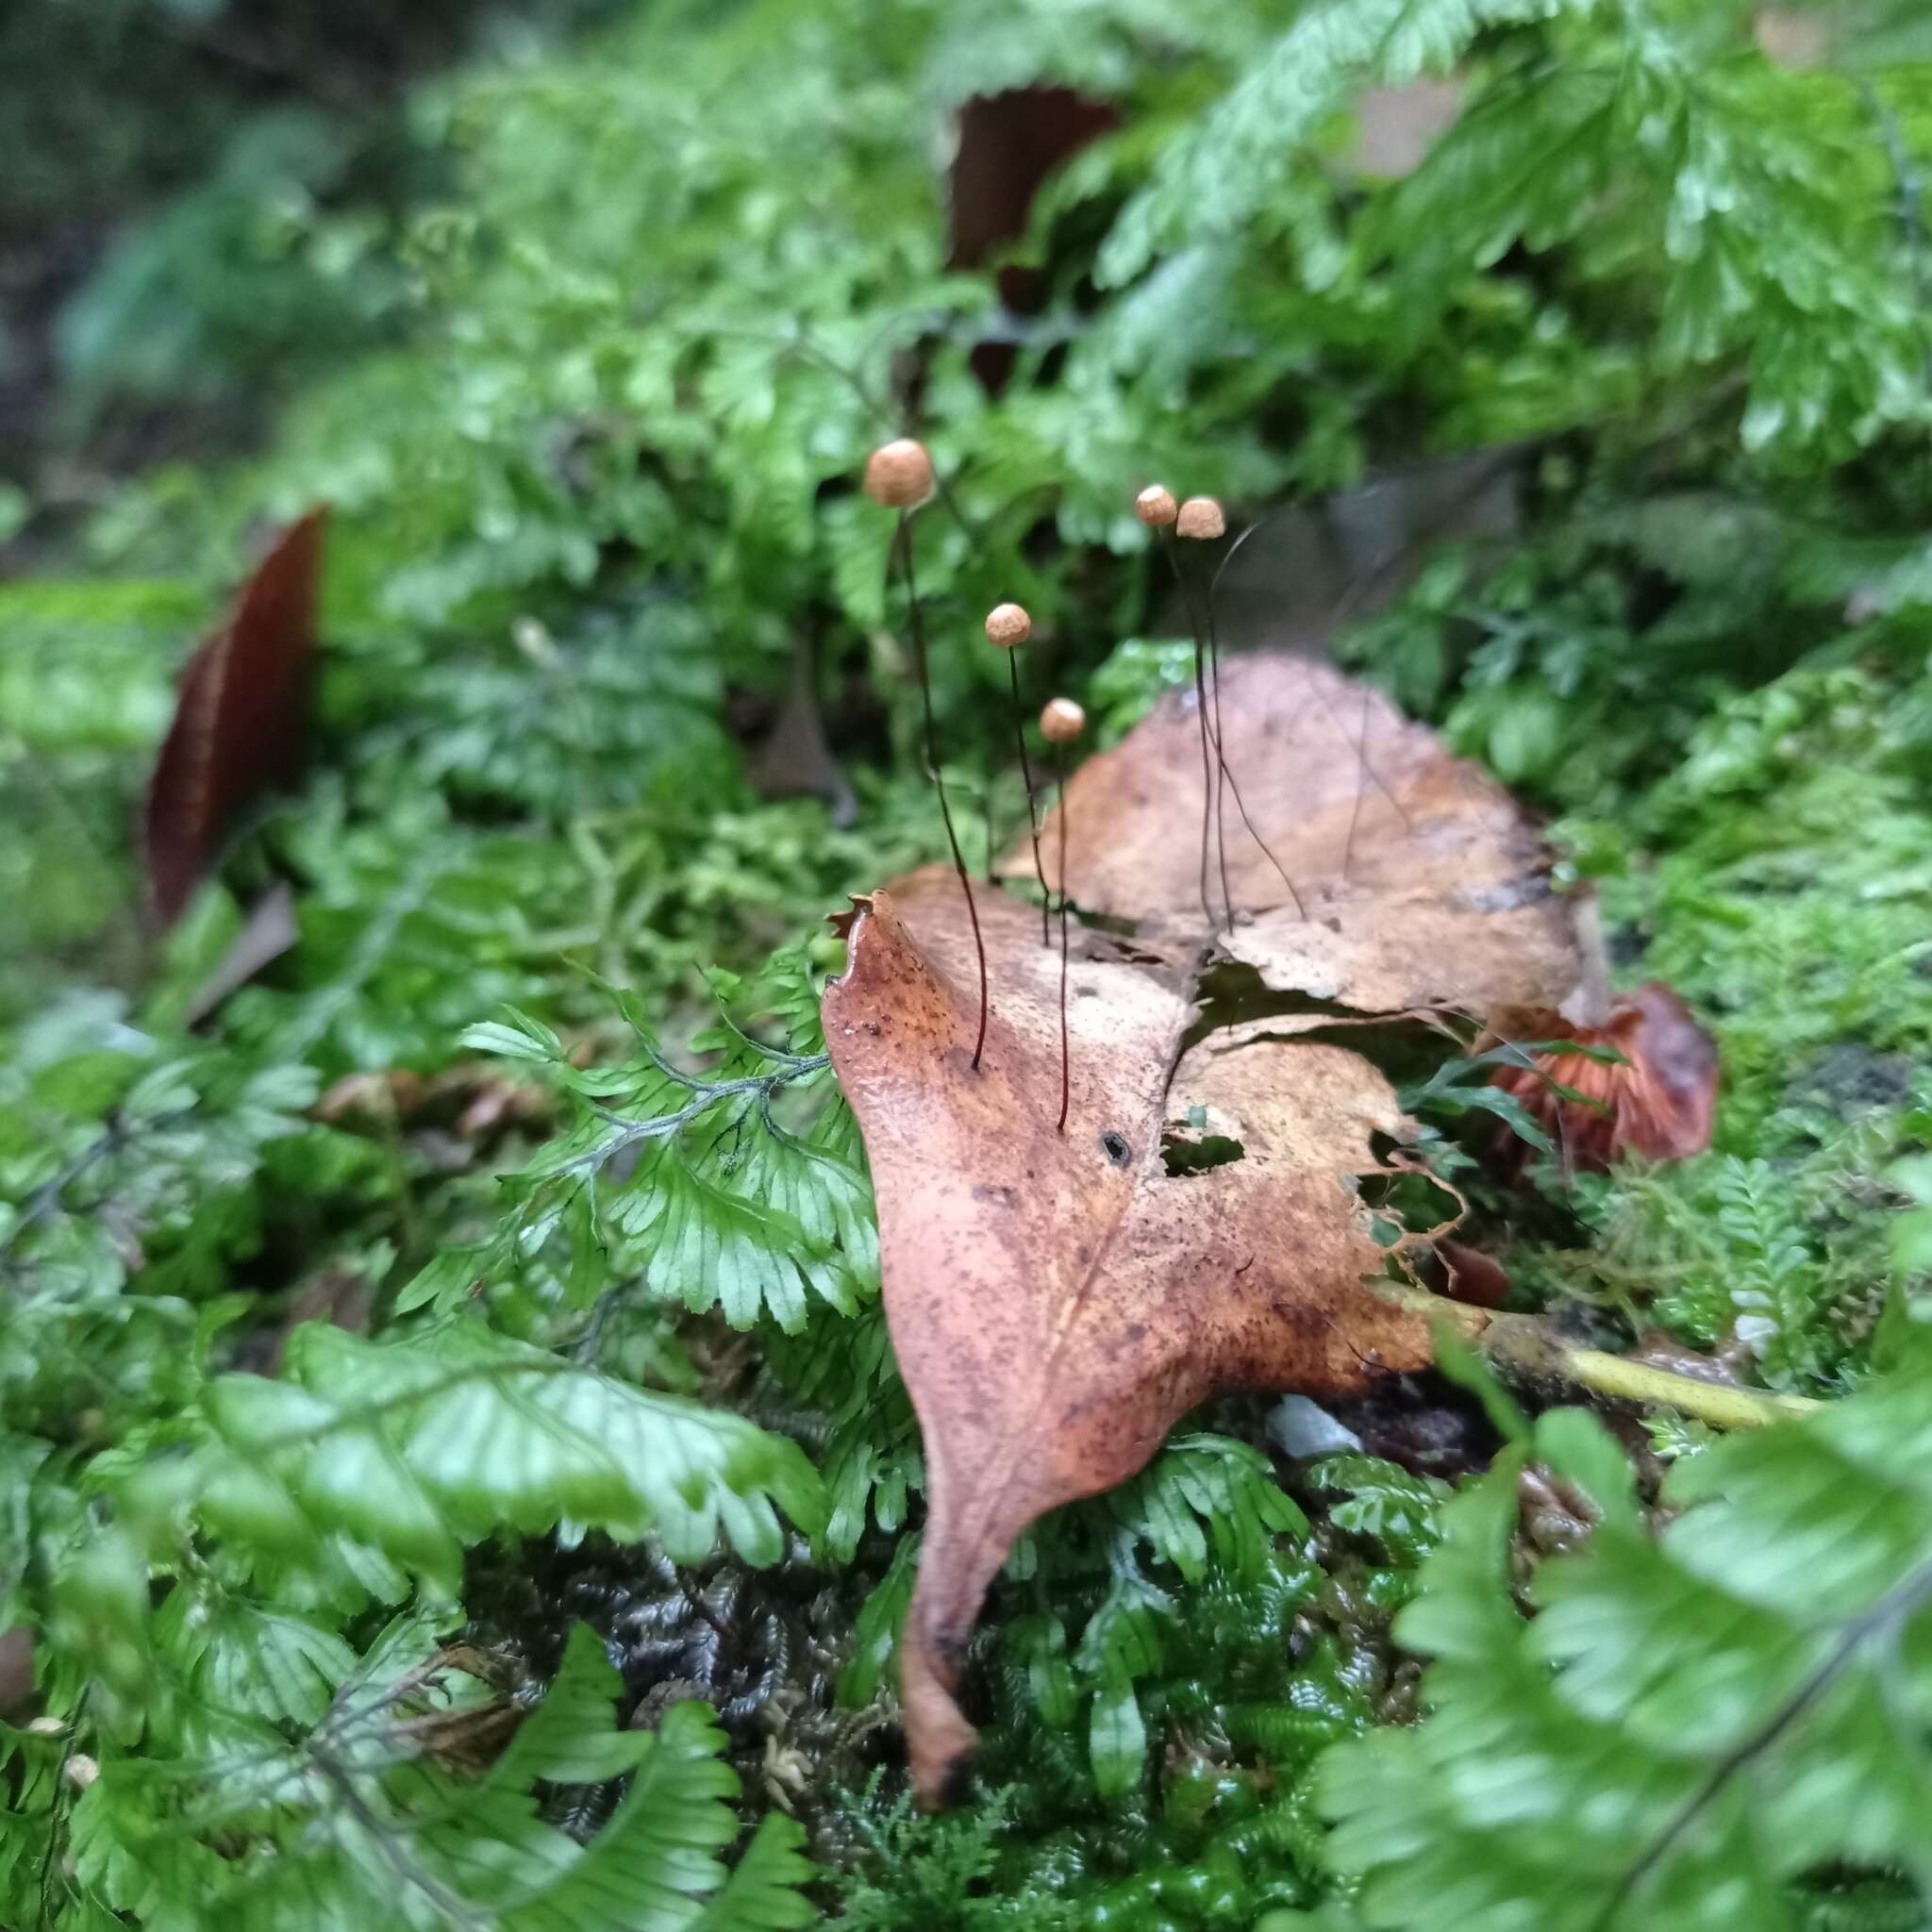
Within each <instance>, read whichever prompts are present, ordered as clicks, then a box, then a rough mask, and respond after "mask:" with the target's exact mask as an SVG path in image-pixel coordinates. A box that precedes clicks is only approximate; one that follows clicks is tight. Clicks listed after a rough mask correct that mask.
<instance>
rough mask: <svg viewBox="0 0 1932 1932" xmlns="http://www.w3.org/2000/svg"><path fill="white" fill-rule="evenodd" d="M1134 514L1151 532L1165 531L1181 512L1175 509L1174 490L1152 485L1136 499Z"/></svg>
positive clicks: (1161, 485) (1156, 484)
mask: <svg viewBox="0 0 1932 1932" xmlns="http://www.w3.org/2000/svg"><path fill="white" fill-rule="evenodd" d="M1134 514H1135V515H1136V516H1137V517H1139V518H1140V519H1141V522H1142V523H1143V524H1145V525H1147V527H1148V528H1149V529H1150V530H1164V529H1165V528H1166V527H1167V526H1168V525H1170V524H1171V523H1173V522H1174V518H1175V517H1177V516H1178V515H1179V514H1180V511H1179V510H1178V509H1177V508H1175V505H1174V491H1172V490H1169V489H1168V488H1167V487H1166V486H1165V485H1164V484H1160V483H1150V484H1148V486H1147V487H1146V489H1144V490H1143V491H1141V493H1140V495H1139V496H1137V497H1135V499H1134Z"/></svg>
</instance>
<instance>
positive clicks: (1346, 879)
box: [1000, 652, 1607, 1024]
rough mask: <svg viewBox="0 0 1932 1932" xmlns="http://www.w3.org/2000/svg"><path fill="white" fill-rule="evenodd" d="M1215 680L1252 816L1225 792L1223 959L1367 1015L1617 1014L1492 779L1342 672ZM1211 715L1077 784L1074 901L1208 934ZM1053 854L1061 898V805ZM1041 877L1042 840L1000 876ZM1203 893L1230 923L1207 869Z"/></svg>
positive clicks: (1127, 747)
mask: <svg viewBox="0 0 1932 1932" xmlns="http://www.w3.org/2000/svg"><path fill="white" fill-rule="evenodd" d="M1221 686H1222V690H1221V716H1222V720H1223V724H1224V731H1225V750H1226V758H1227V762H1228V765H1229V767H1230V768H1231V770H1232V771H1233V774H1234V776H1235V779H1236V781H1237V782H1238V784H1239V785H1240V788H1241V803H1242V804H1243V805H1244V806H1245V807H1246V809H1247V815H1248V818H1249V819H1250V820H1252V822H1253V825H1254V831H1253V832H1251V831H1250V830H1249V829H1248V826H1247V824H1244V823H1243V821H1242V818H1241V812H1240V811H1239V810H1238V809H1237V808H1236V806H1235V803H1234V801H1233V799H1232V798H1229V799H1227V800H1226V802H1225V804H1224V813H1223V828H1224V834H1225V841H1226V855H1227V874H1228V884H1229V888H1230V893H1231V896H1232V898H1233V901H1234V905H1235V908H1237V913H1238V915H1239V916H1238V917H1237V920H1236V923H1235V924H1234V928H1233V930H1232V931H1231V932H1229V933H1227V934H1225V935H1224V939H1223V941H1222V943H1223V945H1224V948H1225V950H1226V951H1227V952H1228V953H1229V954H1231V955H1232V956H1233V957H1234V958H1237V959H1240V960H1242V961H1244V962H1246V963H1247V964H1249V965H1251V966H1253V967H1254V968H1255V969H1256V970H1257V973H1258V974H1260V976H1261V978H1262V979H1263V981H1264V982H1265V983H1266V984H1267V985H1269V986H1270V987H1273V988H1274V989H1275V990H1276V991H1281V992H1291V993H1304V994H1307V995H1308V996H1310V997H1312V998H1316V999H1322V1000H1329V1001H1334V1002H1336V1003H1337V1004H1339V1005H1341V1006H1345V1007H1351V1008H1355V1009H1357V1011H1361V1012H1378V1013H1379V1012H1396V1011H1399V1010H1401V1009H1404V1008H1420V1007H1439V1008H1461V1009H1464V1010H1467V1011H1472V1012H1476V1013H1481V1014H1485V1015H1491V1016H1494V1015H1498V1014H1502V1013H1506V1012H1507V1011H1509V1010H1511V1009H1513V1008H1552V1009H1554V1010H1556V1011H1557V1012H1560V1013H1561V1014H1562V1015H1563V1016H1564V1017H1565V1018H1566V1019H1569V1020H1573V1021H1575V1022H1577V1023H1580V1024H1589V1023H1595V1022H1600V1021H1601V1020H1602V1019H1603V1017H1604V1014H1605V1009H1606V1005H1607V1002H1606V996H1605V993H1604V990H1603V974H1602V968H1601V964H1600V961H1599V959H1598V957H1597V952H1598V949H1597V947H1596V945H1595V942H1594V935H1593V921H1592V913H1591V902H1590V901H1589V900H1588V898H1587V897H1567V898H1566V897H1562V896H1559V895H1558V894H1557V891H1556V890H1555V888H1554V885H1553V882H1552V877H1551V862H1550V854H1549V852H1548V849H1547V848H1546V846H1545V845H1544V842H1543V840H1542V838H1541V833H1540V832H1539V830H1538V828H1537V826H1536V825H1535V824H1534V823H1533V821H1531V819H1530V818H1529V817H1528V815H1527V814H1526V813H1524V810H1523V808H1521V807H1520V806H1519V805H1518V804H1517V803H1516V801H1515V800H1514V799H1512V798H1511V797H1510V796H1509V794H1508V793H1507V791H1504V790H1503V788H1502V787H1501V786H1499V785H1498V784H1497V783H1496V782H1495V780H1494V779H1492V778H1491V777H1490V776H1489V775H1488V774H1486V773H1485V772H1483V771H1481V770H1480V769H1479V768H1478V767H1476V766H1475V765H1473V764H1470V763H1468V762H1466V761H1464V760H1462V759H1459V758H1453V757H1451V756H1450V754H1449V753H1448V751H1447V750H1446V749H1445V748H1444V747H1443V745H1442V743H1441V741H1440V740H1439V739H1438V738H1437V737H1436V735H1435V734H1434V733H1433V732H1432V731H1430V730H1429V729H1428V728H1427V727H1426V726H1425V725H1422V724H1414V723H1411V722H1410V721H1409V720H1407V719H1406V718H1404V717H1403V716H1402V714H1401V713H1400V712H1399V711H1397V710H1396V708H1394V706H1392V705H1391V703H1390V702H1389V700H1388V699H1387V698H1385V697H1384V696H1382V694H1381V693H1380V692H1379V691H1374V690H1373V689H1372V688H1371V687H1369V686H1367V685H1363V684H1358V683H1357V682H1355V681H1354V680H1353V679H1350V678H1347V677H1344V676H1343V675H1341V673H1340V672H1338V671H1336V670H1334V669H1333V668H1332V667H1330V666H1329V665H1326V664H1322V663H1317V662H1315V661H1314V660H1312V659H1309V658H1295V657H1290V656H1287V655H1285V654H1282V653H1278V652H1277V653H1259V654H1257V655H1255V656H1252V657H1244V658H1235V659H1230V660H1228V661H1226V662H1225V663H1224V665H1223V667H1222V672H1221ZM1198 715H1199V714H1198V711H1197V709H1196V708H1195V703H1194V693H1193V691H1192V690H1191V689H1190V690H1186V691H1173V692H1170V693H1169V694H1168V696H1167V697H1165V698H1164V699H1163V700H1162V701H1161V702H1160V703H1159V704H1158V705H1157V706H1156V707H1155V708H1154V709H1153V710H1152V711H1151V712H1150V713H1149V714H1148V715H1147V717H1146V718H1144V719H1143V720H1142V721H1141V724H1138V725H1137V726H1136V727H1135V728H1134V730H1133V731H1132V732H1130V733H1129V734H1128V736H1127V738H1126V740H1125V741H1124V742H1123V743H1122V744H1121V745H1120V746H1118V747H1117V748H1116V749H1115V750H1113V751H1110V752H1103V753H1102V754H1100V755H1099V756H1098V757H1096V758H1090V759H1089V760H1088V762H1087V763H1086V764H1085V765H1084V766H1082V767H1081V769H1080V771H1079V772H1078V773H1077V774H1075V775H1074V778H1073V781H1072V782H1071V783H1070V784H1069V786H1068V788H1067V799H1066V812H1067V855H1068V858H1067V880H1068V885H1069V888H1070V890H1071V891H1072V893H1073V897H1074V903H1075V904H1076V905H1078V906H1080V907H1081V908H1085V909H1086V910H1088V911H1091V912H1098V913H1104V914H1108V915H1111V916H1113V917H1115V918H1122V919H1130V920H1133V921H1134V922H1136V923H1137V924H1139V925H1140V926H1141V928H1142V929H1143V930H1155V931H1164V932H1200V931H1202V930H1204V929H1205V927H1206V926H1207V924H1208V921H1207V919H1206V918H1205V917H1204V914H1203V910H1202V904H1201V887H1200V838H1199V825H1200V821H1201V803H1202V801H1201V791H1202V774H1201V748H1200V727H1199V724H1198ZM1256 834H1258V835H1259V836H1258V838H1257V836H1256ZM1262 841H1265V842H1266V849H1264V845H1263V842H1262ZM1041 850H1042V851H1043V852H1045V853H1046V854H1047V855H1048V856H1049V857H1048V864H1047V874H1048V882H1049V884H1051V885H1053V886H1055V887H1056V888H1058V874H1057V871H1056V867H1055V862H1054V857H1053V856H1054V855H1056V854H1058V850H1059V828H1058V823H1057V813H1056V815H1055V816H1054V817H1050V818H1049V820H1048V823H1047V824H1046V826H1045V827H1044V828H1043V829H1042V831H1041ZM1270 851H1272V852H1273V853H1274V858H1273V859H1271V858H1269V856H1268V855H1269V852H1270ZM1276 860H1278V861H1279V862H1280V865H1281V868H1282V870H1283V871H1285V872H1286V873H1287V874H1288V876H1289V878H1290V879H1291V880H1292V881H1293V886H1294V892H1293V893H1291V891H1290V890H1289V887H1288V886H1287V885H1286V884H1285V883H1284V882H1283V878H1282V875H1281V872H1277V871H1276V869H1275V861H1276ZM1032 868H1033V855H1032V846H1031V843H1030V841H1029V842H1027V843H1026V844H1025V845H1024V850H1023V849H1022V846H1021V845H1018V844H1016V845H1015V846H1014V847H1013V848H1012V850H1011V851H1009V852H1008V855H1007V856H1006V858H1004V859H1003V860H1002V861H1001V865H1000V872H1001V875H1002V876H1003V877H1007V878H1020V877H1024V876H1025V875H1027V874H1030V873H1031V871H1032ZM1209 892H1210V897H1211V899H1212V902H1213V905H1214V907H1215V908H1216V910H1217V911H1218V909H1219V908H1220V904H1221V899H1220V884H1219V870H1218V866H1216V865H1214V864H1213V863H1212V862H1210V878H1209ZM1296 894H1298V895H1299V897H1300V900H1301V906H1300V908H1297V906H1296V905H1295V903H1294V900H1295V895H1296Z"/></svg>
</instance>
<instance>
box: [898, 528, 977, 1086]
mask: <svg viewBox="0 0 1932 1932" xmlns="http://www.w3.org/2000/svg"><path fill="white" fill-rule="evenodd" d="M894 541H895V544H896V547H897V549H898V552H899V574H900V575H901V577H902V578H903V579H904V580H905V585H906V627H907V632H908V636H909V637H910V639H911V642H912V664H913V669H914V671H915V672H916V673H917V675H918V677H919V696H920V701H921V704H922V706H923V707H924V717H925V762H926V766H927V769H928V770H930V772H931V773H932V784H933V790H934V791H936V792H938V793H939V800H940V817H941V819H942V820H943V821H944V822H945V827H946V843H947V844H948V845H949V846H950V847H951V848H952V853H953V870H954V871H955V872H956V873H958V874H959V890H960V891H962V892H964V893H965V894H966V916H967V918H968V919H970V920H971V921H972V922H973V950H974V953H975V954H976V955H977V956H978V958H979V1037H978V1039H977V1040H975V1041H974V1043H973V1071H974V1073H975V1074H976V1073H978V1071H979V1057H980V1055H981V1054H983V1053H984V1052H985V1051H986V1022H987V1013H988V1008H989V1005H990V1002H989V1001H988V998H987V984H986V941H984V940H983V939H982V938H981V937H980V934H979V908H978V907H977V906H975V905H974V902H973V880H972V877H971V875H970V874H968V872H967V870H966V859H965V855H964V854H963V853H961V852H960V850H959V835H958V832H957V831H955V830H954V828H953V809H952V807H951V806H949V805H948V804H947V803H946V780H945V774H943V773H942V772H941V770H940V750H939V730H938V727H937V726H936V725H935V724H934V723H933V715H932V676H931V674H930V673H929V672H928V670H927V668H926V659H925V620H924V618H923V617H921V615H920V614H919V586H918V585H917V584H916V583H915V582H914V581H913V576H912V520H911V518H910V516H908V513H907V512H906V511H905V510H903V509H902V510H901V511H900V512H899V528H898V532H897V535H896V537H895V539H894Z"/></svg>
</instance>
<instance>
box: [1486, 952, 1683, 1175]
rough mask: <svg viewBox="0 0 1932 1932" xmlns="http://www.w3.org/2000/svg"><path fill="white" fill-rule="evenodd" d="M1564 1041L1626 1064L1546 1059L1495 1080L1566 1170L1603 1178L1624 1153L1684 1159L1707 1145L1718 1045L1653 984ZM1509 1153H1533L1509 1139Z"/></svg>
mask: <svg viewBox="0 0 1932 1932" xmlns="http://www.w3.org/2000/svg"><path fill="white" fill-rule="evenodd" d="M1570 1037H1571V1038H1572V1039H1573V1040H1574V1041H1575V1042H1576V1044H1577V1045H1579V1046H1610V1047H1615V1048H1616V1050H1617V1051H1618V1052H1619V1053H1620V1054H1621V1055H1622V1056H1623V1059H1622V1062H1621V1063H1619V1062H1617V1061H1604V1060H1596V1059H1591V1058H1590V1057H1589V1056H1588V1055H1586V1054H1580V1053H1563V1054H1545V1055H1541V1056H1540V1057H1539V1059H1538V1063H1537V1067H1536V1069H1535V1071H1532V1070H1530V1069H1529V1068H1527V1067H1504V1068H1502V1069H1500V1070H1499V1071H1498V1073H1497V1074H1496V1084H1497V1085H1498V1086H1499V1087H1507V1089H1508V1090H1509V1091H1510V1092H1512V1093H1513V1094H1515V1095H1516V1097H1517V1098H1518V1099H1519V1100H1521V1101H1522V1102H1523V1104H1524V1107H1526V1108H1528V1109H1529V1111H1530V1112H1531V1113H1532V1114H1533V1115H1534V1116H1535V1117H1536V1118H1537V1119H1538V1120H1539V1121H1540V1122H1541V1124H1542V1125H1543V1127H1544V1128H1545V1129H1546V1131H1547V1132H1548V1134H1549V1137H1550V1139H1551V1140H1552V1141H1555V1142H1556V1144H1557V1149H1558V1151H1559V1152H1560V1154H1561V1156H1562V1158H1563V1162H1564V1165H1565V1166H1566V1167H1569V1168H1572V1169H1586V1170H1598V1171H1600V1170H1602V1169H1604V1168H1607V1167H1608V1166H1609V1164H1610V1163H1611V1161H1613V1160H1615V1159H1617V1158H1619V1157H1620V1156H1622V1155H1624V1154H1641V1155H1642V1156H1643V1157H1644V1158H1646V1159H1650V1160H1687V1159H1689V1158H1690V1157H1691V1155H1693V1154H1702V1153H1703V1152H1704V1150H1705V1149H1706V1148H1707V1147H1708V1146H1709V1145H1710V1128H1711V1120H1712V1116H1713V1115H1714V1114H1715V1112H1716V1110H1717V1085H1718V1074H1717V1047H1716V1046H1715V1045H1714V1044H1713V1042H1712V1041H1711V1038H1710V1036H1709V1034H1707V1032H1705V1030H1704V1028H1703V1027H1701V1026H1700V1025H1699V1024H1697V1022H1696V1021H1695V1020H1694V1019H1692V1018H1691V1010H1690V1008H1688V1007H1686V1006H1685V1004H1684V1002H1683V1001H1682V1000H1680V999H1679V998H1678V997H1677V995H1676V994H1675V993H1674V992H1673V991H1671V990H1670V988H1669V987H1667V986H1664V985H1662V984H1661V983H1660V982H1658V981H1657V980H1652V981H1651V982H1650V983H1649V984H1648V985H1647V986H1642V987H1640V988H1639V989H1638V990H1637V991H1635V992H1634V993H1628V994H1625V995H1624V996H1623V997H1621V998H1619V999H1618V1000H1617V1002H1616V1004H1615V1005H1614V1006H1613V1007H1612V1008H1611V1009H1610V1019H1609V1024H1607V1025H1606V1026H1578V1027H1573V1028H1572V1029H1571V1034H1570ZM1553 1083H1554V1084H1553ZM1558 1088H1567V1089H1569V1091H1571V1092H1572V1093H1576V1094H1580V1095H1581V1096H1582V1098H1581V1100H1571V1099H1568V1098H1566V1097H1565V1096H1564V1095H1563V1094H1562V1093H1560V1092H1558V1091H1557V1089H1558ZM1507 1151H1508V1153H1509V1154H1510V1155H1511V1156H1512V1157H1513V1158H1515V1159H1517V1160H1519V1161H1520V1160H1523V1159H1524V1158H1527V1157H1528V1156H1529V1155H1531V1154H1532V1153H1533V1152H1534V1151H1535V1150H1534V1149H1532V1148H1531V1147H1530V1146H1529V1144H1528V1143H1527V1142H1526V1141H1522V1140H1519V1139H1518V1138H1516V1137H1515V1136H1514V1135H1511V1136H1510V1137H1509V1139H1508V1141H1507Z"/></svg>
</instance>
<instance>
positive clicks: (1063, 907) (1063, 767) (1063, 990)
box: [1034, 744, 1073, 1134]
mask: <svg viewBox="0 0 1932 1932" xmlns="http://www.w3.org/2000/svg"><path fill="white" fill-rule="evenodd" d="M1053 776H1054V784H1055V786H1056V787H1057V789H1058V791H1059V803H1060V809H1059V824H1060V853H1059V865H1058V872H1059V881H1060V1117H1059V1123H1058V1125H1057V1126H1056V1127H1055V1128H1054V1132H1055V1133H1057V1134H1064V1133H1065V1132H1066V1131H1067V1105H1068V1101H1069V1099H1070V1098H1071V1096H1072V1092H1073V1074H1072V1059H1071V1058H1070V1056H1069V1054H1068V1051H1067V755H1066V753H1065V752H1064V751H1062V750H1061V749H1060V747H1059V746H1058V744H1056V745H1055V746H1054V748H1053ZM1034 849H1035V852H1036V854H1037V853H1038V850H1039V847H1038V844H1037V842H1036V845H1035V848H1034ZM1041 890H1042V891H1044V890H1045V881H1044V880H1043V879H1042V880H1041Z"/></svg>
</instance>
